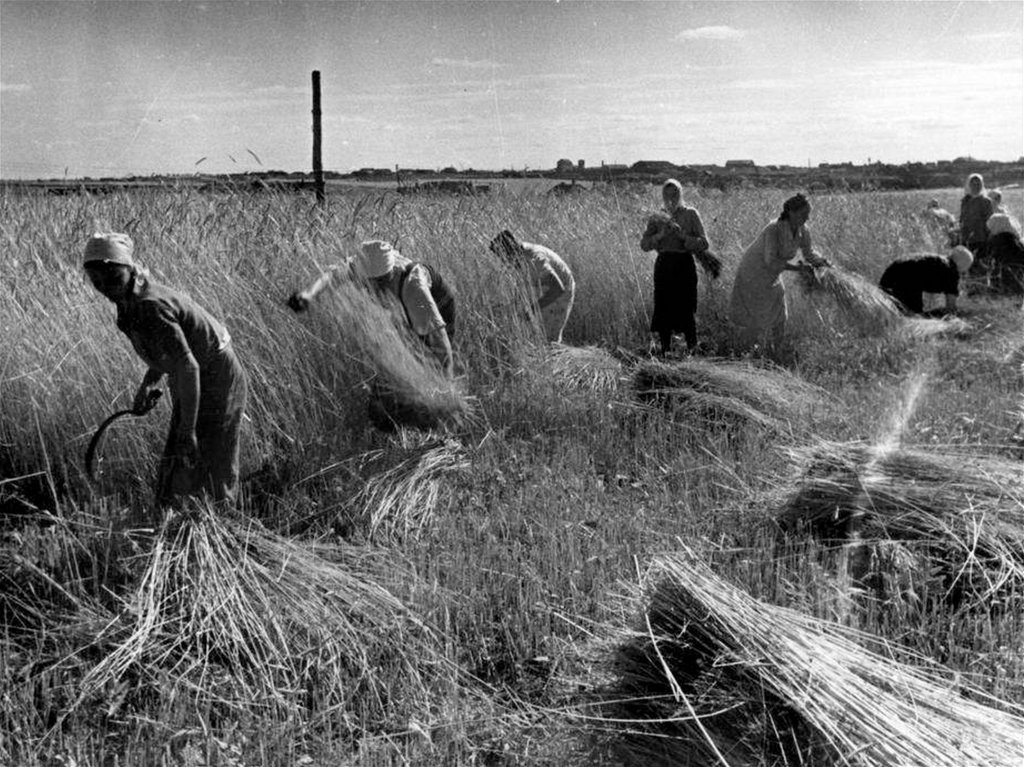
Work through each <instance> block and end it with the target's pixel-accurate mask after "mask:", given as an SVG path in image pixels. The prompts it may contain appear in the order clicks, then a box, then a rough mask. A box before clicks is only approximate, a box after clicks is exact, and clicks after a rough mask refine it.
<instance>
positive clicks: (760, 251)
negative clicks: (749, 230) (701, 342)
mask: <svg viewBox="0 0 1024 767" xmlns="http://www.w3.org/2000/svg"><path fill="white" fill-rule="evenodd" d="M810 215H811V204H810V202H808V200H807V198H806V197H804V196H803V195H802V194H797V195H794V196H793V197H790V198H789V199H788V200H786V202H785V203H783V206H782V213H781V215H780V216H779V217H778V219H777V220H775V221H772V222H771V223H770V224H768V225H767V226H766V227H765V228H764V229H762V230H761V233H760V234H759V235H758V236H757V239H756V240H754V241H753V242H752V243H751V244H750V245H749V246H748V247H747V249H746V251H745V252H744V254H743V259H742V260H741V261H740V265H739V268H738V269H737V270H736V281H735V283H733V288H732V299H731V301H730V305H729V316H730V319H731V320H732V322H733V323H734V324H735V325H736V327H737V330H738V332H739V346H740V348H741V349H742V350H749V349H752V348H754V347H755V346H758V345H760V346H761V347H762V348H763V349H765V350H767V351H772V350H774V349H775V348H776V347H777V346H778V345H779V343H780V342H781V341H782V338H783V336H784V334H785V330H786V320H787V318H788V316H789V313H788V308H787V306H786V287H785V285H783V283H782V273H783V272H786V271H801V270H808V271H809V270H813V268H814V267H818V266H827V265H828V261H826V260H825V259H824V258H822V257H821V256H819V255H818V254H817V253H815V252H814V247H813V245H812V244H811V233H810V231H809V230H808V228H807V220H808V219H809V218H810ZM797 251H800V252H802V253H803V257H804V260H805V261H806V262H807V263H805V264H800V265H798V264H793V263H790V262H791V261H792V259H793V258H795V257H796V255H797Z"/></svg>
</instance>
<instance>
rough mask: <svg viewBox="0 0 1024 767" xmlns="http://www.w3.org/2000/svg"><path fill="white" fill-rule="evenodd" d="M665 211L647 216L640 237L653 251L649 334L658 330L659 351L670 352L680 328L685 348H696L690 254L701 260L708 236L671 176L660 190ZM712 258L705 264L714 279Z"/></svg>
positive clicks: (694, 287)
mask: <svg viewBox="0 0 1024 767" xmlns="http://www.w3.org/2000/svg"><path fill="white" fill-rule="evenodd" d="M661 198H662V201H663V203H664V210H665V212H664V213H659V214H656V215H654V216H651V217H650V218H649V219H648V221H647V229H646V230H645V231H644V234H643V237H641V238H640V249H641V250H643V251H644V252H645V253H647V252H649V251H651V250H655V251H657V253H658V257H657V259H656V260H655V262H654V316H653V317H652V318H651V332H652V333H655V334H657V336H658V340H659V342H660V344H661V354H662V355H663V356H664V355H666V354H668V352H669V351H671V348H672V334H673V333H674V332H677V331H681V332H682V333H683V336H684V337H685V338H686V346H687V349H688V350H689V351H691V352H692V351H694V349H696V347H697V320H696V314H697V267H696V264H695V263H694V260H693V259H694V256H697V257H698V258H702V257H703V258H702V263H706V261H705V260H704V258H706V256H705V254H707V251H708V247H709V245H708V238H707V236H706V235H705V234H704V223H703V222H702V221H701V220H700V214H699V213H698V212H697V211H696V209H694V208H689V207H687V206H686V205H684V204H683V187H682V185H681V184H680V183H679V182H678V181H676V180H675V179H674V178H671V179H669V180H668V181H666V182H665V184H664V186H662V188H661ZM716 265H717V261H712V262H711V266H710V267H708V268H709V271H711V273H712V275H713V276H715V277H717V276H718V274H717V267H716Z"/></svg>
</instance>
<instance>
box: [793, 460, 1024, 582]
mask: <svg viewBox="0 0 1024 767" xmlns="http://www.w3.org/2000/svg"><path fill="white" fill-rule="evenodd" d="M790 453H791V456H792V458H793V460H794V461H795V463H796V465H797V466H798V479H797V482H798V483H799V484H798V486H797V489H796V490H795V491H794V492H793V493H792V494H791V495H790V496H789V497H788V498H786V499H785V500H784V501H783V503H782V505H781V507H780V508H779V511H778V513H777V515H776V520H777V522H778V524H779V525H780V527H781V528H782V529H783V530H786V531H793V530H799V529H801V528H802V529H807V530H811V531H814V532H817V533H819V534H822V535H824V536H825V537H830V538H833V539H844V538H846V537H848V536H856V537H859V538H860V539H861V540H863V541H865V542H867V543H873V542H882V543H884V542H887V541H891V540H896V541H920V542H924V543H927V544H933V545H931V546H930V551H931V557H932V558H933V560H934V559H938V560H939V561H940V562H941V563H942V564H941V569H942V571H943V572H944V575H945V576H946V577H947V578H948V579H950V581H951V582H950V583H949V584H948V586H947V587H948V588H954V587H956V588H958V589H960V590H963V589H965V588H966V589H968V590H970V591H974V592H976V593H977V594H978V596H979V597H980V598H987V597H990V596H992V595H994V594H995V593H996V592H998V591H1002V590H1003V589H1004V588H1007V587H1009V588H1016V589H1017V590H1019V589H1021V588H1022V587H1024V473H1022V471H1021V467H1020V463H1019V462H1016V461H1008V460H1002V459H999V458H993V457H987V456H980V455H970V454H957V453H945V454H943V453H940V452H926V451H922V450H912V449H906V448H891V447H888V448H887V447H875V446H870V445H867V444H864V443H859V442H857V443H834V442H825V441H822V442H819V443H818V444H815V445H812V446H809V447H803V448H794V449H792V450H791V451H790Z"/></svg>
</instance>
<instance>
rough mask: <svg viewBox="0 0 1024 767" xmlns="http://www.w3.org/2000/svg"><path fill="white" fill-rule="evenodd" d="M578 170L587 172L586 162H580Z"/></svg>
mask: <svg viewBox="0 0 1024 767" xmlns="http://www.w3.org/2000/svg"><path fill="white" fill-rule="evenodd" d="M576 169H577V170H581V171H582V170H586V169H587V163H586V162H585V161H583V160H578V161H577V162H576Z"/></svg>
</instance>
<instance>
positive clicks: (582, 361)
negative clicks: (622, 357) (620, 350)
mask: <svg viewBox="0 0 1024 767" xmlns="http://www.w3.org/2000/svg"><path fill="white" fill-rule="evenodd" d="M545 354H546V362H547V363H548V364H549V365H550V370H551V374H552V375H553V376H554V377H555V379H556V380H558V381H559V382H562V383H564V384H566V385H567V386H568V387H569V388H572V389H583V390H589V391H595V392H609V393H610V392H614V391H616V390H617V389H618V388H619V384H620V383H621V381H622V374H623V371H622V363H621V362H619V361H618V360H617V359H616V358H615V357H613V356H612V355H611V354H609V353H608V352H607V351H605V350H604V349H602V348H600V347H599V346H565V345H562V344H555V345H553V346H550V347H545Z"/></svg>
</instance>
